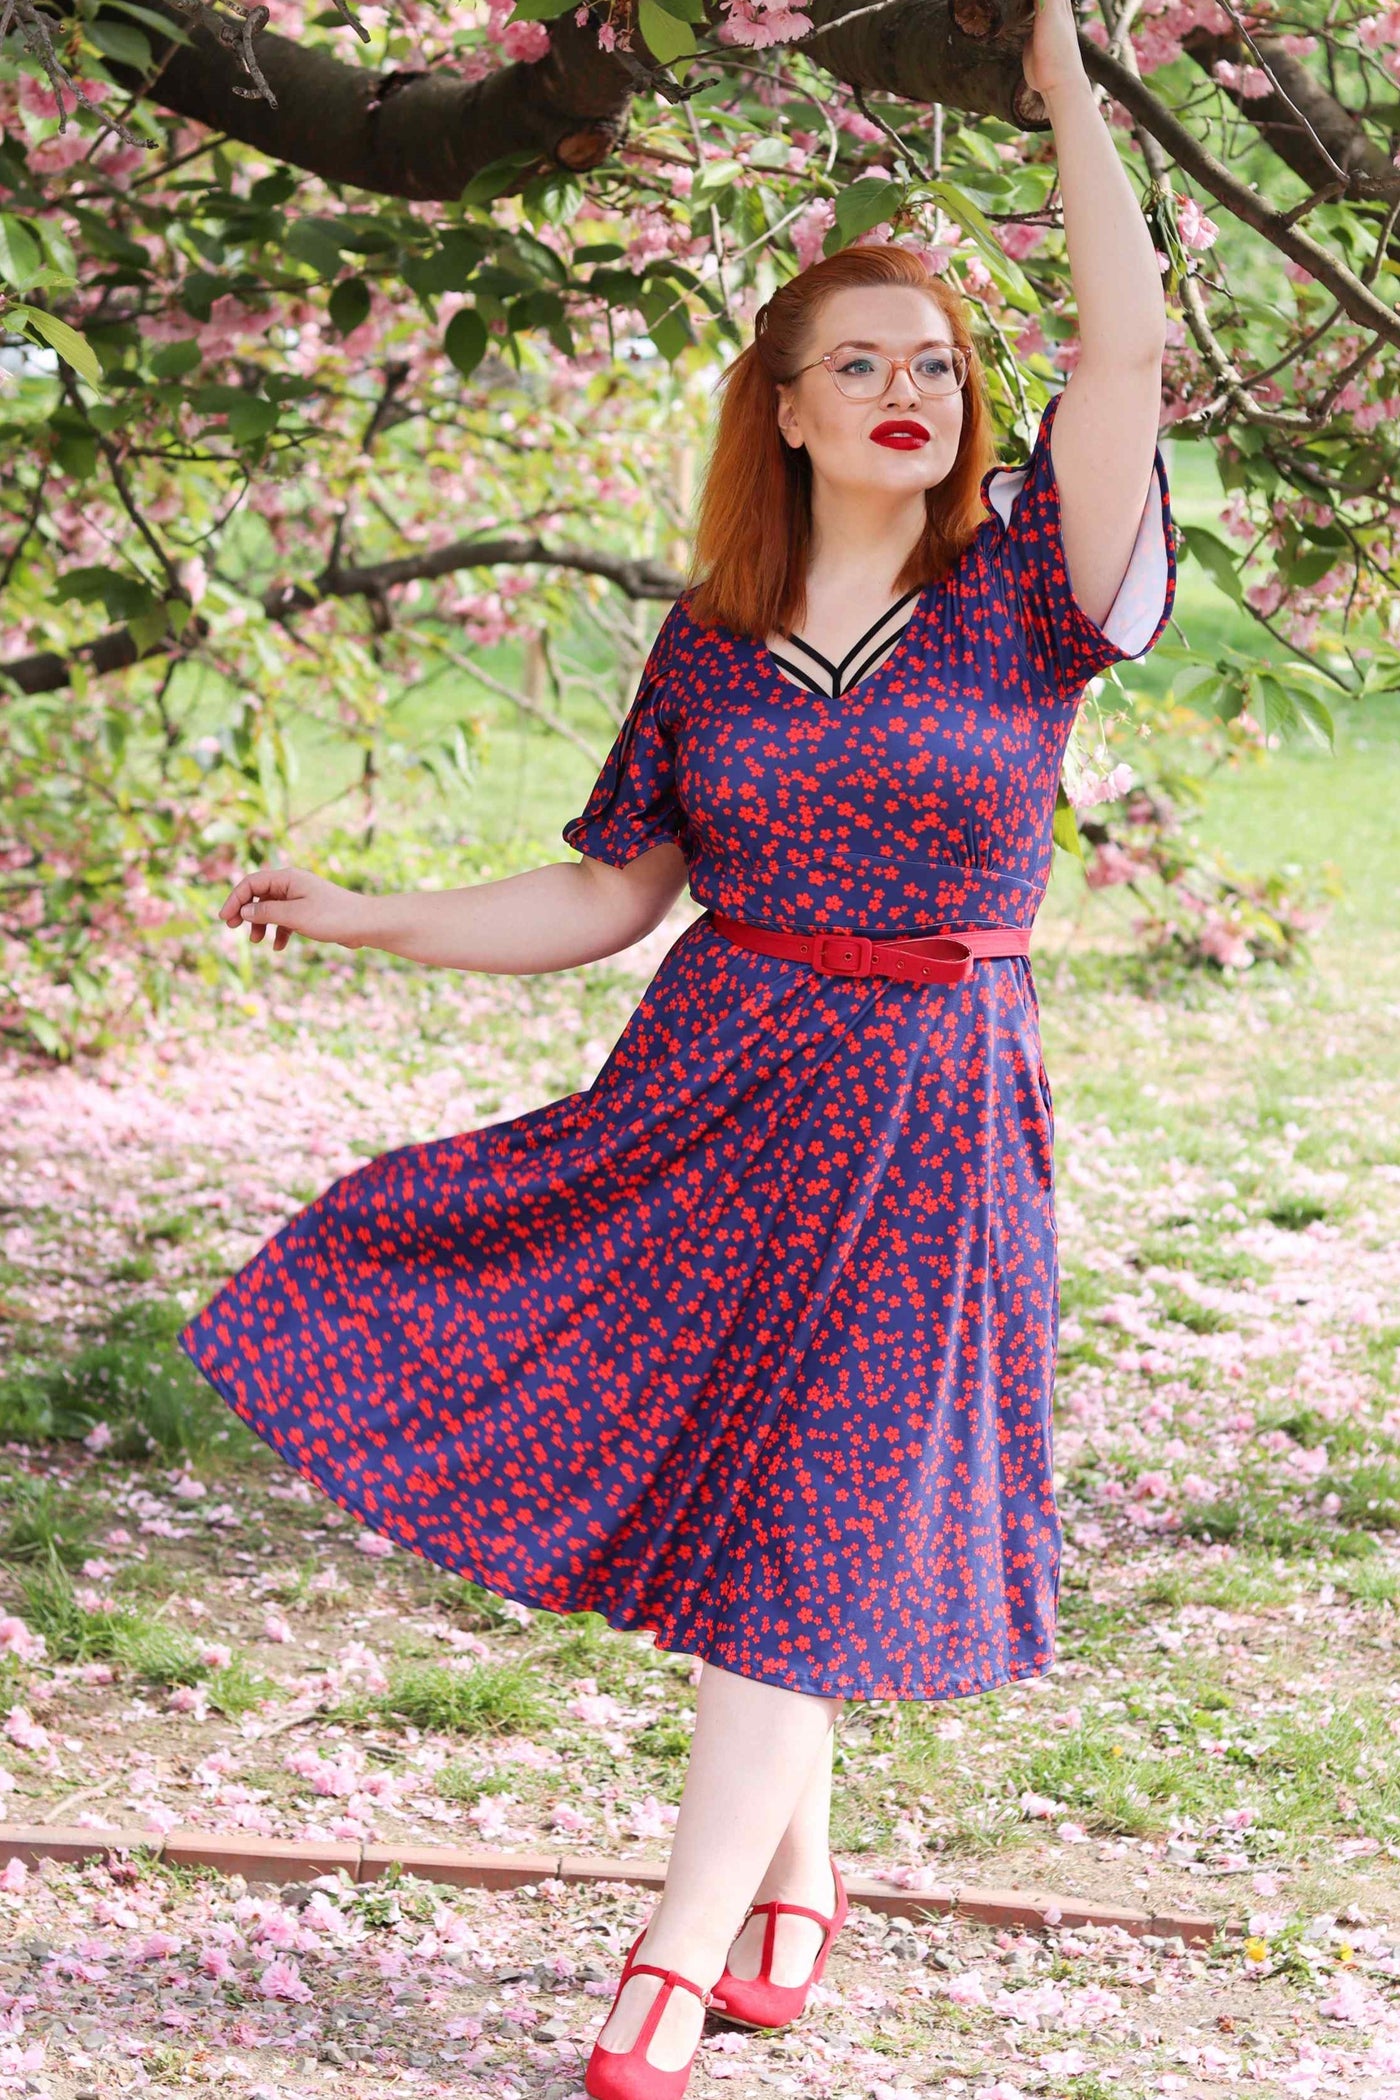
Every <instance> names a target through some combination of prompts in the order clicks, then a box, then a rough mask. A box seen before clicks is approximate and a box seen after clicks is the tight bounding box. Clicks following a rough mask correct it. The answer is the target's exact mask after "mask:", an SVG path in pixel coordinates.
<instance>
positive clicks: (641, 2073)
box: [583, 1932, 712, 2100]
mask: <svg viewBox="0 0 1400 2100" xmlns="http://www.w3.org/2000/svg"><path fill="white" fill-rule="evenodd" d="M645 1938H646V1933H645V1932H640V1933H638V1935H637V1938H636V1940H635V1941H634V1942H633V1945H632V1952H631V1953H630V1954H629V1955H628V1957H627V1965H626V1967H625V1968H624V1969H623V1971H622V1981H621V1982H620V1983H619V1984H618V1987H617V1989H616V1991H615V1992H614V1993H613V2002H612V2010H611V2011H610V2012H609V2014H608V2020H610V2019H611V2018H612V2016H613V2013H614V2012H616V2010H617V2001H618V1999H619V1998H620V1997H621V1996H622V1993H623V1990H624V1988H625V1987H626V1985H627V1983H628V1981H629V1979H630V1978H631V1977H633V1976H660V1977H662V1978H663V1979H664V1981H663V1982H662V1985H661V1988H660V1990H659V1991H658V1992H657V1994H656V1996H655V1997H654V1998H653V1999H652V2001H651V2004H650V2005H649V2006H648V2007H647V2013H646V2018H645V2019H644V2020H643V2022H642V2025H641V2032H640V2033H639V2034H638V2035H637V2038H636V2040H635V2041H634V2042H633V2043H632V2045H631V2047H630V2048H628V2049H605V2048H604V2047H603V2046H602V2043H601V2042H595V2043H594V2044H593V2054H592V2055H591V2056H590V2057H589V2059H588V2068H587V2070H586V2071H585V2072H584V2077H583V2089H584V2091H585V2092H586V2093H588V2094H590V2095H591V2096H592V2100H681V2095H682V2093H684V2091H685V2089H686V2086H687V2084H688V2083H689V2081H690V2073H691V2067H692V2065H693V2064H694V2062H695V2057H696V2054H697V2053H698V2051H699V2048H700V2044H699V2042H698V2041H697V2042H696V2044H695V2049H694V2051H692V2053H691V2058H690V2062H689V2063H688V2064H683V2065H682V2066H681V2068H680V2070H679V2071H662V2070H659V2069H658V2067H657V2066H656V2065H655V2064H649V2063H648V2062H647V2048H648V2046H649V2044H650V2042H651V2038H652V2036H653V2035H654V2034H655V2032H656V2029H657V2026H658V2024H659V2022H660V2019H661V2015H662V2012H663V2011H664V2010H665V2007H666V2004H667V2001H668V2000H669V1998H670V1996H671V1993H672V1991H673V1990H675V1989H676V1988H677V1987H679V1988H680V1989H681V1990H684V1991H694V1993H695V1995H696V1997H697V1998H698V1999H699V2000H700V2003H701V2004H702V2005H705V2006H708V2005H709V2004H710V2003H711V1998H712V1994H711V1993H710V1992H709V1991H702V1990H701V1988H700V1986H699V1984H698V1983H692V1982H691V1980H690V1978H689V1977H688V1976H682V1975H681V1973H680V1971H679V1970H678V1969H658V1968H656V1967H655V1966H654V1965H653V1964H652V1963H651V1962H645V1961H638V1960H637V1958H636V1955H637V1949H638V1947H640V1946H641V1944H642V1941H643V1940H644V1939H645ZM608 2020H604V2022H603V2026H604V2027H606V2026H607V2024H608ZM599 2031H600V2032H601V2029H600V2030H599Z"/></svg>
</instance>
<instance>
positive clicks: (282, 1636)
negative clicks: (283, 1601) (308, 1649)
mask: <svg viewBox="0 0 1400 2100" xmlns="http://www.w3.org/2000/svg"><path fill="white" fill-rule="evenodd" d="M262 1630H263V1639H264V1640H265V1641H278V1642H284V1641H289V1640H290V1639H291V1637H292V1629H291V1627H290V1626H289V1625H288V1624H287V1621H286V1620H285V1619H284V1618H283V1616H282V1614H281V1612H280V1611H273V1610H269V1611H268V1612H267V1613H266V1614H265V1615H264V1617H263V1629H262Z"/></svg>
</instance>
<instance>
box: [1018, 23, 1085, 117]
mask: <svg viewBox="0 0 1400 2100" xmlns="http://www.w3.org/2000/svg"><path fill="white" fill-rule="evenodd" d="M1021 70H1022V72H1023V73H1024V74H1025V76H1026V85H1027V87H1032V88H1034V89H1035V91H1036V93H1037V94H1038V95H1039V96H1041V97H1042V99H1048V98H1049V97H1050V96H1051V95H1053V94H1055V93H1056V92H1057V91H1058V90H1059V89H1061V88H1065V87H1070V86H1072V85H1073V84H1074V83H1075V82H1076V81H1087V78H1088V76H1087V75H1086V73H1085V71H1084V60H1083V59H1082V57H1081V56H1080V52H1079V28H1078V24H1077V23H1076V21H1075V18H1074V8H1073V6H1072V5H1071V0H1035V23H1034V26H1033V27H1032V29H1031V33H1030V36H1029V37H1028V38H1027V40H1026V45H1025V48H1024V50H1023V51H1022V53H1021Z"/></svg>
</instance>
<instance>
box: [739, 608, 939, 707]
mask: <svg viewBox="0 0 1400 2100" xmlns="http://www.w3.org/2000/svg"><path fill="white" fill-rule="evenodd" d="M927 589H928V586H927V584H920V583H916V584H915V585H914V587H913V588H912V590H907V591H906V592H905V593H904V596H903V597H902V598H896V599H895V602H894V604H893V605H887V606H886V607H885V610H884V611H883V612H882V613H881V614H880V616H879V618H878V619H877V620H873V621H872V622H871V624H870V626H869V627H867V628H866V630H865V632H864V634H863V635H861V636H860V638H859V640H858V641H856V642H855V643H853V644H852V646H851V647H850V648H849V649H848V650H847V651H846V654H845V655H844V656H843V657H842V659H841V661H840V663H839V664H834V663H832V662H831V660H830V658H829V657H825V656H823V655H822V653H821V651H820V650H819V649H814V648H813V647H812V645H811V643H810V642H804V641H802V640H801V639H800V638H799V637H798V636H796V635H789V636H788V637H787V638H786V639H787V641H788V643H789V646H791V647H795V648H798V649H803V650H805V651H806V653H807V654H808V655H809V656H810V657H811V658H812V660H813V662H814V663H819V664H821V665H822V666H823V668H824V669H825V670H826V671H827V672H828V673H829V674H830V677H831V680H832V685H833V686H834V687H835V688H836V690H834V691H833V690H832V689H831V688H830V687H828V686H824V685H819V684H818V682H817V680H816V679H815V678H814V677H812V676H811V675H810V674H809V673H808V672H807V671H806V670H805V668H804V666H802V665H801V664H795V663H789V661H788V659H787V658H786V657H780V656H779V655H778V653H777V651H776V650H775V649H772V648H770V647H769V645H768V641H767V638H766V637H765V638H764V640H763V641H761V642H759V643H758V644H757V647H758V648H759V650H760V651H761V652H762V654H763V656H764V657H765V658H766V660H767V662H768V664H769V666H770V668H771V669H772V672H773V675H774V677H775V678H777V679H779V680H781V682H782V683H783V684H784V685H786V686H792V687H795V688H796V690H797V691H798V692H801V691H803V690H806V691H807V692H812V693H815V694H816V695H817V696H818V698H819V699H822V700H849V699H850V698H851V696H852V694H855V693H859V692H861V691H863V689H864V688H865V687H866V686H867V685H870V684H872V683H873V682H874V680H875V679H877V678H878V677H879V676H880V674H881V672H882V671H886V670H888V668H889V666H890V665H891V664H892V663H893V662H894V660H895V658H896V657H897V656H898V654H899V652H900V650H901V649H902V648H903V646H904V643H905V641H906V640H907V638H908V635H909V630H910V628H911V627H912V626H913V625H914V622H915V621H916V620H917V619H918V617H919V615H920V612H921V611H922V609H923V597H924V593H925V591H926V590H927ZM911 598H912V599H914V600H915V603H914V605H913V607H912V609H911V610H910V612H909V615H908V617H907V618H906V619H905V621H904V624H903V626H902V627H900V628H898V629H897V630H896V632H895V634H894V636H893V637H892V639H891V640H890V641H888V642H887V643H877V644H876V647H875V652H874V654H875V658H876V659H877V660H876V661H875V663H874V668H873V669H869V670H866V671H864V672H862V673H861V675H860V676H858V677H857V678H855V679H854V680H853V681H852V683H851V684H850V685H846V686H843V685H842V684H841V680H842V678H843V677H844V675H845V672H846V667H847V665H848V664H850V663H851V662H853V661H854V660H855V659H856V658H857V657H859V656H860V655H861V654H862V652H863V651H865V650H866V649H868V648H869V645H870V641H871V637H872V636H873V635H876V634H878V633H879V631H880V629H881V628H882V627H883V626H885V624H886V623H887V621H888V620H889V619H890V618H891V617H892V616H893V615H894V614H895V613H897V612H898V611H899V609H900V607H901V606H903V605H908V603H909V600H910V599H911ZM882 651H883V653H882ZM789 672H792V673H795V674H796V675H795V676H791V677H790V676H789V675H788V674H789Z"/></svg>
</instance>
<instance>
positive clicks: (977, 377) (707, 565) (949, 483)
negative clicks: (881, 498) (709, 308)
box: [689, 241, 996, 641]
mask: <svg viewBox="0 0 1400 2100" xmlns="http://www.w3.org/2000/svg"><path fill="white" fill-rule="evenodd" d="M866 284H907V285H911V286H912V287H913V288H914V290H915V291H919V292H923V293H925V294H926V296H927V297H928V298H930V299H932V300H933V302H934V304H935V305H936V306H937V307H938V308H939V309H940V310H941V312H942V313H943V315H944V318H945V319H946V320H947V323H948V327H949V330H950V332H951V334H952V338H953V341H954V342H955V343H956V344H957V345H958V347H959V348H960V349H962V350H965V351H966V352H967V358H968V374H967V383H966V385H965V386H964V388H963V396H962V398H963V426H962V438H961V440H960V442H959V445H958V454H957V458H956V459H955V460H954V462H953V467H952V471H951V472H950V473H949V474H948V476H947V478H946V479H945V480H944V481H941V482H940V483H939V484H938V486H937V487H936V488H931V489H928V490H926V491H925V496H924V511H925V520H924V529H923V531H922V533H921V534H920V536H919V539H918V541H917V543H916V544H915V546H914V547H913V548H912V549H911V550H910V553H909V556H908V559H907V560H906V561H905V564H904V566H903V568H902V569H901V570H900V572H899V574H898V576H897V577H896V578H895V580H894V589H895V591H896V592H899V593H902V592H904V591H909V590H912V589H913V588H914V587H915V585H922V584H925V583H933V582H936V581H937V579H938V578H939V577H940V576H946V575H947V573H948V571H949V570H950V569H951V568H952V566H953V564H954V563H955V562H956V561H957V559H958V557H959V555H961V554H962V552H963V550H964V548H965V547H966V546H967V544H968V542H969V541H970V540H971V538H972V536H973V534H974V533H975V532H976V531H977V528H978V526H979V525H980V524H981V523H982V522H983V520H984V518H985V516H986V512H985V510H984V508H983V505H982V500H981V489H982V477H983V476H984V474H986V473H987V471H988V469H989V468H991V467H993V466H995V465H996V454H995V451H994V449H993V443H992V427H991V414H990V411H989V409H988V405H987V388H986V380H985V379H984V377H983V372H982V364H981V360H980V358H979V357H978V355H977V347H976V344H975V343H974V342H973V339H972V331H971V328H970V326H969V323H968V317H967V308H966V307H965V305H964V304H963V301H962V299H961V298H960V296H959V295H958V293H957V292H956V291H954V290H953V288H952V287H951V286H950V285H947V284H945V283H944V282H943V280H942V279H941V278H939V277H935V276H934V274H933V272H932V271H931V270H930V269H929V268H928V267H927V265H926V264H925V263H924V262H923V261H922V260H921V259H920V257H919V255H918V254H917V252H916V251H915V250H914V249H912V248H902V247H899V246H897V245H896V244H894V243H893V242H888V243H887V242H879V241H871V242H867V243H864V244H859V243H858V244H857V245H855V246H853V247H848V248H840V249H838V250H837V252H836V253H835V254H834V255H827V256H824V257H823V258H822V259H821V261H820V262H815V263H811V264H809V266H808V267H807V268H806V269H805V270H800V271H799V272H798V273H797V275H796V276H795V277H791V278H789V279H788V281H787V283H786V284H785V285H783V286H782V287H781V288H780V289H779V290H778V291H776V292H775V293H774V294H773V297H772V298H771V299H769V300H767V301H766V302H765V304H764V305H763V306H761V307H760V308H759V310H758V314H757V316H756V320H755V333H754V340H753V341H752V342H751V343H750V344H748V345H747V347H746V348H745V349H744V350H742V351H741V352H740V353H739V355H738V356H737V357H736V358H735V359H734V361H733V363H732V364H731V365H729V366H728V368H727V369H726V371H725V372H724V373H723V375H722V376H721V378H720V381H719V387H720V388H722V389H723V398H722V401H721V405H720V413H719V427H718V430H717V431H716V434H715V442H714V447H713V450H712V452H711V455H710V460H709V463H708V465H707V467H706V470H705V482H704V487H703V489H702V491H701V495H700V504H699V511H698V515H697V519H696V529H695V544H694V549H693V551H692V555H691V566H690V577H691V581H690V586H689V588H690V597H689V609H690V611H691V612H692V614H693V615H694V617H695V618H696V619H697V620H698V621H699V622H700V624H701V625H702V626H721V627H728V628H730V629H731V630H732V631H734V632H736V633H739V634H745V635H748V636H750V637H751V638H752V639H754V640H755V641H763V640H765V639H766V638H767V636H768V635H769V634H773V633H779V634H783V633H795V632H796V631H797V629H798V628H799V627H800V626H801V625H802V622H803V619H804V618H805V616H806V611H807V565H808V561H809V559H810V555H811V537H812V504H811V488H812V466H811V461H810V460H809V458H808V456H807V452H806V448H805V447H794V446H791V445H789V444H788V442H787V440H786V439H785V438H784V436H783V434H782V432H781V431H780V429H779V428H778V394H777V388H778V383H779V382H780V381H791V379H792V377H793V375H794V373H795V372H796V371H797V369H798V367H799V366H800V365H802V364H804V363H805V362H806V359H807V356H808V354H809V345H810V344H811V342H812V339H813V329H814V327H815V325H816V321H817V317H818V315H819V313H820V311H821V308H822V306H823V305H824V303H825V302H826V300H827V299H829V298H830V297H831V295H832V293H833V292H841V291H845V290H846V289H847V288H848V287H850V286H852V285H866Z"/></svg>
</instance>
